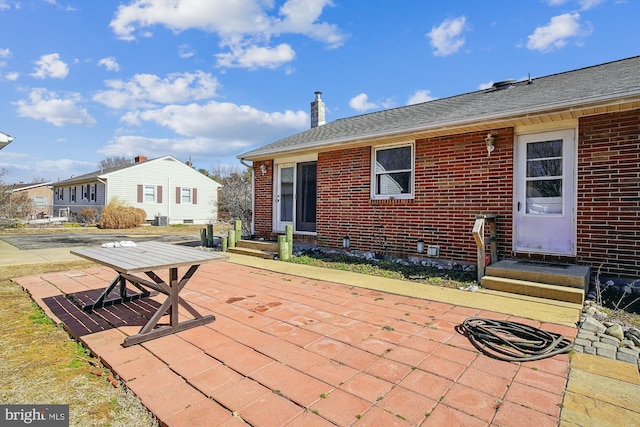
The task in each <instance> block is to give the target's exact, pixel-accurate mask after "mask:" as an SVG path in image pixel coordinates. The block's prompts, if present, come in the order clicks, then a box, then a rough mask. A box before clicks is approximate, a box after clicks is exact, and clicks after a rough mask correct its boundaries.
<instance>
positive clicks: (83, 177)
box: [54, 156, 171, 186]
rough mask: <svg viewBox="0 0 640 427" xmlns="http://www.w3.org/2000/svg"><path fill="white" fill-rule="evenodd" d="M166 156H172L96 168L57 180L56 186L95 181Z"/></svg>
mask: <svg viewBox="0 0 640 427" xmlns="http://www.w3.org/2000/svg"><path fill="white" fill-rule="evenodd" d="M165 157H171V156H164V157H158V158H155V159H148V160H143V161H141V162H136V163H129V164H126V165H121V166H115V167H112V168H107V169H100V170H96V171H93V172H89V173H86V174H84V175H76V176H74V177H71V178H68V179H63V180H60V181H57V182H55V183H54V186H59V185H69V184H73V183H76V182H86V181H95V180H96V179H97V178H98V177H102V176H103V175H106V174H109V173H112V172H116V171H119V170H122V169H127V168H131V167H135V166H138V165H140V164H142V163H145V162H150V161H153V160H158V159H162V158H165Z"/></svg>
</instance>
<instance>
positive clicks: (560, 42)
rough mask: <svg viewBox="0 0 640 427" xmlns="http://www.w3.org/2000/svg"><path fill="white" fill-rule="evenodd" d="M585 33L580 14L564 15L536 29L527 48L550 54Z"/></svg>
mask: <svg viewBox="0 0 640 427" xmlns="http://www.w3.org/2000/svg"><path fill="white" fill-rule="evenodd" d="M585 33H587V31H585V30H583V29H582V28H581V26H580V14H579V13H564V14H562V15H558V16H554V17H553V18H551V21H549V23H548V24H547V25H545V26H543V27H538V28H536V29H535V31H534V32H533V34H531V35H530V36H529V41H528V42H527V48H528V49H530V50H539V51H541V52H549V51H551V50H554V49H558V48H561V47H563V46H565V45H566V44H567V40H568V39H570V38H572V37H576V36H579V35H582V34H585Z"/></svg>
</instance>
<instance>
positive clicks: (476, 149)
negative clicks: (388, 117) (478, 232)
mask: <svg viewBox="0 0 640 427" xmlns="http://www.w3.org/2000/svg"><path fill="white" fill-rule="evenodd" d="M495 133H497V134H498V138H497V140H496V149H495V151H493V152H492V153H491V156H490V157H488V156H487V150H486V147H485V143H484V138H485V137H486V134H487V132H486V131H483V132H474V133H467V134H460V135H452V136H445V137H438V138H428V139H421V140H418V141H416V146H415V148H416V159H415V160H416V175H415V179H416V185H415V198H414V199H413V200H393V201H378V200H371V197H370V181H371V178H370V170H371V148H370V147H362V148H354V149H345V150H340V151H332V152H329V153H321V154H320V155H319V156H318V222H317V224H318V225H317V232H318V244H319V245H321V246H328V247H335V248H341V247H342V239H343V237H344V236H345V235H348V236H349V237H350V239H351V248H352V249H356V250H362V251H373V252H377V253H386V254H398V255H417V254H416V242H417V240H418V239H421V238H422V239H423V240H424V241H425V247H426V245H438V246H439V247H440V258H442V259H451V260H457V261H467V262H475V260H476V246H475V241H474V239H473V236H472V234H471V230H472V228H473V224H474V222H475V215H476V214H478V213H487V212H493V213H498V214H499V218H498V236H499V241H498V251H499V253H501V254H502V256H505V255H508V254H505V253H506V252H510V250H511V223H512V200H513V197H512V191H511V189H512V180H513V129H512V128H505V129H499V130H496V131H495ZM499 256H500V255H499Z"/></svg>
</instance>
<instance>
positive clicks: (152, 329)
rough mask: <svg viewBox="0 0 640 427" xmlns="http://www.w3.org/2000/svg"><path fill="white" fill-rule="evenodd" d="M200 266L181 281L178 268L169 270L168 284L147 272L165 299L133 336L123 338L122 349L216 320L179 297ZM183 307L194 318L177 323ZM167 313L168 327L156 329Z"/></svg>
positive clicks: (191, 268) (189, 270)
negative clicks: (179, 310) (164, 295)
mask: <svg viewBox="0 0 640 427" xmlns="http://www.w3.org/2000/svg"><path fill="white" fill-rule="evenodd" d="M198 267H200V265H192V266H191V267H189V269H188V270H187V272H186V273H185V274H184V276H183V277H182V278H181V279H178V268H177V267H175V268H171V269H169V284H168V285H167V283H165V282H164V281H163V280H162V279H161V278H160V277H159V276H158V275H157V274H155V273H154V272H152V271H147V272H145V274H146V275H147V276H149V277H150V278H151V279H153V281H154V282H155V283H157V285H158V286H159V287H160V288H162V289H164V290H166V291H167V299H166V300H165V301H164V302H163V303H162V305H160V307H159V308H158V310H157V311H156V312H155V313H154V315H153V316H152V317H151V318H150V319H149V321H148V322H147V323H146V324H145V325H144V326H143V327H142V329H140V332H138V333H137V334H135V335H131V336H129V337H127V338H125V340H124V343H123V344H122V345H123V346H124V347H128V346H130V345H134V344H140V343H143V342H146V341H149V340H152V339H155V338H159V337H163V336H166V335H171V334H174V333H176V332H180V331H184V330H186V329H190V328H193V327H196V326H200V325H204V324H206V323H209V322H213V321H214V320H215V319H216V318H215V316H213V315H212V314H208V315H206V316H203V315H201V314H200V313H198V311H197V310H196V309H195V308H193V307H192V306H191V305H190V304H188V303H187V302H186V301H185V300H184V299H183V298H181V297H180V291H181V290H182V289H183V288H184V287H185V286H186V285H187V283H188V282H189V279H191V277H192V276H193V274H194V273H195V272H196V270H197V269H198ZM181 305H182V306H183V307H184V308H185V309H186V310H187V311H188V312H189V313H190V314H191V315H192V316H193V317H194V318H193V319H190V320H185V321H183V322H179V320H178V307H179V306H181ZM167 310H168V311H169V325H167V326H161V327H159V328H156V326H157V324H158V322H159V321H160V319H161V318H162V316H164V315H165V314H166V313H167Z"/></svg>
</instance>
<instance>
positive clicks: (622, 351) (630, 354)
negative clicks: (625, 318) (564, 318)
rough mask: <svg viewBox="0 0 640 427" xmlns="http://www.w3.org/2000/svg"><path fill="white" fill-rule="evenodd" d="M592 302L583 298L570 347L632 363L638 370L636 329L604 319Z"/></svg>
mask: <svg viewBox="0 0 640 427" xmlns="http://www.w3.org/2000/svg"><path fill="white" fill-rule="evenodd" d="M606 318H607V315H606V314H605V313H604V312H602V311H600V310H599V309H598V306H597V305H596V304H595V303H594V302H593V301H586V302H585V305H584V308H583V309H582V313H581V314H580V322H579V324H578V327H579V331H578V336H577V337H576V339H575V340H574V344H573V349H574V350H575V351H579V352H581V353H585V354H592V355H597V356H603V357H607V358H609V359H614V360H619V361H621V362H627V363H633V364H635V365H637V366H638V370H640V329H638V328H635V327H629V326H624V325H621V324H619V323H617V322H615V321H606V320H605V319H606Z"/></svg>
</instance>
